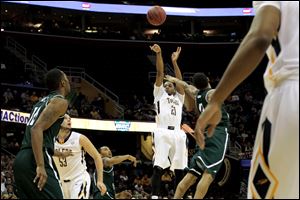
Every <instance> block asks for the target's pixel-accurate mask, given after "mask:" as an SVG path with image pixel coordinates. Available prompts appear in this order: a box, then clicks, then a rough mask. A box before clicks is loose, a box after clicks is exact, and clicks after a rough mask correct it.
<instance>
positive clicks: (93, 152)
mask: <svg viewBox="0 0 300 200" xmlns="http://www.w3.org/2000/svg"><path fill="white" fill-rule="evenodd" d="M79 143H80V145H81V146H82V147H83V148H84V150H85V151H86V152H88V154H89V155H90V156H91V157H92V158H93V159H94V162H95V165H96V170H97V176H98V177H97V187H98V188H99V190H100V191H101V194H102V195H103V194H104V193H105V192H106V186H105V184H104V183H103V162H102V158H101V155H100V154H99V153H98V151H97V149H96V148H95V147H94V145H93V144H92V142H91V141H90V140H89V139H88V138H87V137H86V136H84V135H81V136H80V139H79Z"/></svg>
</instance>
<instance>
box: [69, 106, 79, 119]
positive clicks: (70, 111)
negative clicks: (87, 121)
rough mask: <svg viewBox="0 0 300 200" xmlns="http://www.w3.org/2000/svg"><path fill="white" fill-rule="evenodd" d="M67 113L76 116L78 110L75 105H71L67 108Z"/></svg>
mask: <svg viewBox="0 0 300 200" xmlns="http://www.w3.org/2000/svg"><path fill="white" fill-rule="evenodd" d="M69 114H70V117H78V111H77V109H76V108H75V106H72V108H71V109H70V110H69Z"/></svg>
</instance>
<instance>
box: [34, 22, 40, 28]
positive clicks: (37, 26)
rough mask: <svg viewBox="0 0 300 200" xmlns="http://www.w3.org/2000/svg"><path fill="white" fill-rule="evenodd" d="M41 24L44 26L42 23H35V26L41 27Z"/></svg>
mask: <svg viewBox="0 0 300 200" xmlns="http://www.w3.org/2000/svg"><path fill="white" fill-rule="evenodd" d="M41 26H42V23H37V24H34V25H33V27H34V28H40V27H41Z"/></svg>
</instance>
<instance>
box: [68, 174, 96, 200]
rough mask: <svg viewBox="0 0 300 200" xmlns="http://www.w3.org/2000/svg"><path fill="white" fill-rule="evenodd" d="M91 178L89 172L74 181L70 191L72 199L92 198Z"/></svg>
mask: <svg viewBox="0 0 300 200" xmlns="http://www.w3.org/2000/svg"><path fill="white" fill-rule="evenodd" d="M90 187H91V178H90V175H89V173H88V172H87V171H85V172H84V173H83V174H82V175H80V176H78V177H77V178H75V179H74V180H73V183H72V187H71V188H69V190H70V194H71V195H70V196H71V197H70V198H71V199H88V198H89V196H90Z"/></svg>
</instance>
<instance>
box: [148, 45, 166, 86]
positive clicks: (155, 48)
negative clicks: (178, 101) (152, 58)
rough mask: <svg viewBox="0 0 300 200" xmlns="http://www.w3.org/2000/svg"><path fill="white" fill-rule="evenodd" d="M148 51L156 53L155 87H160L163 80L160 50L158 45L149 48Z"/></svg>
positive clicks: (162, 62)
mask: <svg viewBox="0 0 300 200" xmlns="http://www.w3.org/2000/svg"><path fill="white" fill-rule="evenodd" d="M150 49H151V50H152V51H154V52H155V53H156V80H155V86H157V87H159V86H161V85H162V83H163V80H164V61H163V58H162V54H161V48H160V46H159V45H158V44H154V45H153V46H150Z"/></svg>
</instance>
